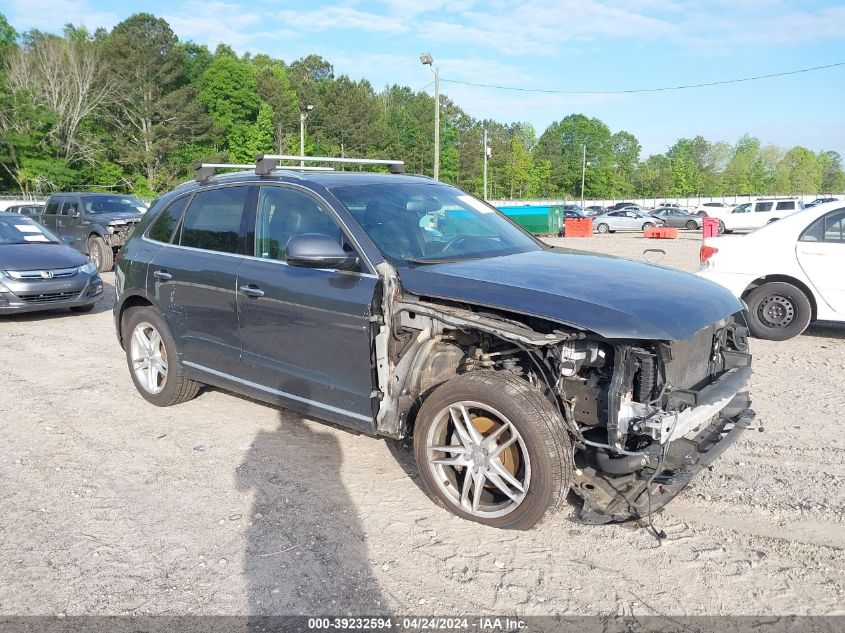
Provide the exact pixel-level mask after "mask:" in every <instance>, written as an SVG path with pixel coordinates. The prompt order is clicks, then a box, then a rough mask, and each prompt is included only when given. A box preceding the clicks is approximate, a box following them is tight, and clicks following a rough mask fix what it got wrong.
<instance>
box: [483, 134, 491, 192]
mask: <svg viewBox="0 0 845 633" xmlns="http://www.w3.org/2000/svg"><path fill="white" fill-rule="evenodd" d="M491 153H492V150H491V148H490V146H489V145H487V130H484V199H485V200H487V159H488V158H490V154H491Z"/></svg>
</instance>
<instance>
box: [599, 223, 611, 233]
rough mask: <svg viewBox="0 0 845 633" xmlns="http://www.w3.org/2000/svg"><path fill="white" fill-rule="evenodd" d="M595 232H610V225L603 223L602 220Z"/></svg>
mask: <svg viewBox="0 0 845 633" xmlns="http://www.w3.org/2000/svg"><path fill="white" fill-rule="evenodd" d="M596 232H597V233H610V227H609V226H608V225H607V224H605V223H604V222H602V223H601V224H599V225H598V226H597V227H596Z"/></svg>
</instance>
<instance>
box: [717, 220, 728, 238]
mask: <svg viewBox="0 0 845 633" xmlns="http://www.w3.org/2000/svg"><path fill="white" fill-rule="evenodd" d="M726 231H727V229H725V223H724V222H722V221H721V220H719V235H722V234H723V233H725V232H726Z"/></svg>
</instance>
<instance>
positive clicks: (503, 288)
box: [399, 248, 743, 340]
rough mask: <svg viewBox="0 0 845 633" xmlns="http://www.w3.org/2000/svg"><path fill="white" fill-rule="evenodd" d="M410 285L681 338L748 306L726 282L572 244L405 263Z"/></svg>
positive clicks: (613, 334) (587, 323) (429, 293)
mask: <svg viewBox="0 0 845 633" xmlns="http://www.w3.org/2000/svg"><path fill="white" fill-rule="evenodd" d="M399 276H400V278H401V280H402V284H403V287H404V288H405V290H407V291H408V292H411V293H413V294H416V295H418V296H424V297H436V298H440V299H449V300H452V301H460V302H463V303H470V304H473V305H478V306H486V307H491V308H499V309H502V310H508V311H510V312H516V313H520V314H528V315H533V316H538V317H543V318H546V319H549V320H551V321H555V322H558V323H563V324H567V325H571V326H574V327H577V328H580V329H585V330H590V331H592V332H595V333H596V334H599V335H601V336H604V337H605V338H609V339H613V338H623V339H624V338H630V339H652V340H683V339H688V338H691V337H692V335H693V334H695V333H696V332H698V331H699V330H700V329H701V328H703V327H706V326H708V325H710V324H712V323H714V322H716V321H718V320H720V319H723V318H725V317H728V316H730V315H732V314H735V313H736V312H739V311H740V310H742V309H743V305H742V304H741V303H740V301H739V300H738V299H736V298H735V297H734V296H733V295H732V294H731V293H730V292H729V291H728V290H726V289H725V288H723V287H721V286H719V285H717V284H715V283H713V282H710V281H708V280H706V279H702V278H700V277H697V276H695V275H693V274H691V273H685V272H681V271H678V270H674V269H671V268H666V267H663V266H656V265H654V264H648V263H645V262H636V261H632V260H627V259H621V258H618V257H612V256H609V255H600V254H596V253H586V252H583V251H575V250H571V249H557V248H556V249H549V250H545V251H534V252H529V253H521V254H517V255H508V256H504V257H493V258H488V259H478V260H468V261H461V262H454V263H444V264H430V265H423V266H416V267H414V268H407V269H401V270H400V271H399Z"/></svg>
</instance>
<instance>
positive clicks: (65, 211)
mask: <svg viewBox="0 0 845 633" xmlns="http://www.w3.org/2000/svg"><path fill="white" fill-rule="evenodd" d="M78 211H79V200H77V199H75V198H65V203H64V204H63V205H62V215H66V216H71V215H73V214H74V213H77V212H78Z"/></svg>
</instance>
